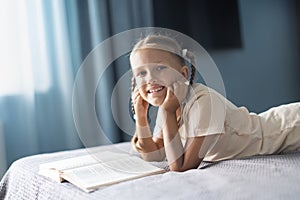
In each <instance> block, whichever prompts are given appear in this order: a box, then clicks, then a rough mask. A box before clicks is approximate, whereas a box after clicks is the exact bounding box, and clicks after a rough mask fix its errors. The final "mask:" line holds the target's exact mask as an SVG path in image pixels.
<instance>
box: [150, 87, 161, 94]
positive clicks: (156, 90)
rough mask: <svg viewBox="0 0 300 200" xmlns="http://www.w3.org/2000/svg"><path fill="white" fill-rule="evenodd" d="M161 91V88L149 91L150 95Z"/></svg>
mask: <svg viewBox="0 0 300 200" xmlns="http://www.w3.org/2000/svg"><path fill="white" fill-rule="evenodd" d="M161 89H162V87H159V88H156V89H154V90H149V92H150V93H153V92H158V91H160V90H161Z"/></svg>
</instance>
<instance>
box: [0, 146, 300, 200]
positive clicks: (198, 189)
mask: <svg viewBox="0 0 300 200" xmlns="http://www.w3.org/2000/svg"><path fill="white" fill-rule="evenodd" d="M115 147H118V148H120V149H123V150H125V151H127V152H131V151H132V150H131V148H130V143H120V144H115V145H109V146H102V147H99V148H100V149H103V150H107V149H113V148H115ZM85 153H86V151H85V150H84V149H80V150H73V151H63V152H57V153H51V154H40V155H35V156H30V157H25V158H22V159H20V160H17V161H16V162H14V163H13V164H12V165H11V167H10V168H9V170H8V172H7V173H6V174H5V176H4V177H3V179H2V180H1V183H0V199H14V200H15V199H76V200H77V199H113V200H117V199H142V200H143V199H172V200H174V199H176V200H177V199H230V200H232V199H272V200H274V199H299V197H300V152H295V153H289V154H282V155H272V156H256V157H252V158H248V159H241V160H229V161H222V162H219V163H216V164H209V163H202V164H201V165H200V166H199V169H194V170H189V171H186V172H182V173H180V172H166V173H164V174H159V175H154V176H149V177H144V178H140V179H136V180H131V181H126V182H122V183H119V184H115V185H111V186H106V187H102V188H100V189H99V190H97V191H95V192H92V193H85V192H83V191H81V190H80V189H78V188H76V187H75V186H73V185H72V184H70V183H68V182H64V183H56V182H54V181H52V180H50V179H48V178H45V177H43V176H40V175H38V174H37V171H38V166H39V164H40V163H45V162H49V161H54V160H60V159H63V158H68V157H73V156H76V155H83V154H85ZM153 164H154V165H156V166H160V167H162V168H166V166H167V164H166V162H160V163H153ZM200 168H201V169H200Z"/></svg>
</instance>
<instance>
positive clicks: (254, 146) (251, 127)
mask: <svg viewBox="0 0 300 200" xmlns="http://www.w3.org/2000/svg"><path fill="white" fill-rule="evenodd" d="M299 105H300V104H298V108H300V107H299ZM299 111H300V109H298V112H299ZM263 115H265V116H266V117H267V120H263V123H264V125H265V126H264V127H262V122H261V116H259V115H257V114H255V113H250V112H249V111H248V110H247V108H245V107H237V106H235V105H234V104H232V103H231V102H230V101H228V100H227V99H226V98H225V97H223V96H222V95H220V94H219V93H217V92H216V91H215V90H213V89H211V88H208V87H206V86H204V85H202V84H198V83H196V84H194V85H193V86H192V87H190V90H189V93H188V95H187V97H186V99H185V101H184V103H183V104H182V117H181V119H182V120H181V122H180V124H181V125H180V127H179V133H180V135H181V138H182V143H183V145H185V141H186V139H187V138H189V137H200V136H210V137H213V142H212V143H211V144H210V148H209V150H208V152H207V153H206V155H205V158H204V160H205V161H219V160H225V159H232V158H242V157H248V156H252V155H257V154H266V153H274V152H276V151H278V150H279V147H272V148H270V147H269V146H270V145H271V146H273V142H272V141H273V140H274V138H273V140H270V138H272V137H270V136H276V134H274V132H275V131H278V129H277V127H275V128H270V127H269V125H270V123H267V121H270V120H268V119H272V116H273V115H272V114H270V113H269V112H268V113H265V114H263ZM273 121H274V120H273ZM299 121H300V120H299V119H298V122H299ZM298 122H297V123H298ZM274 124H276V123H274ZM163 125H164V122H163V120H162V117H161V114H160V110H159V111H158V115H157V120H156V126H155V128H154V133H153V136H154V137H160V138H162V127H163ZM283 128H284V127H283ZM263 129H265V131H266V132H268V134H267V136H268V138H266V141H264V139H263V137H264V134H263ZM279 131H280V130H279ZM298 135H299V141H300V134H298ZM268 141H269V142H268ZM278 145H280V144H278ZM299 145H300V142H299Z"/></svg>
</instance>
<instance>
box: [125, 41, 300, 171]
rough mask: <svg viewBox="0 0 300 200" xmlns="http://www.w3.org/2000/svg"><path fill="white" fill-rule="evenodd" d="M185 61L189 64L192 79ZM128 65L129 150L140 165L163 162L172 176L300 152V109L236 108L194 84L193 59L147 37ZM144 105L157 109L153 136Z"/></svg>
mask: <svg viewBox="0 0 300 200" xmlns="http://www.w3.org/2000/svg"><path fill="white" fill-rule="evenodd" d="M185 60H190V63H191V64H192V65H191V73H189V68H188V66H187V65H186V63H185ZM130 64H131V68H132V73H133V79H132V85H133V87H132V104H133V105H132V107H133V112H134V114H135V119H136V132H135V135H134V136H133V138H132V144H133V147H134V148H135V149H136V150H137V151H138V152H140V153H141V155H142V157H143V159H145V160H147V161H161V160H163V159H164V158H165V157H166V158H167V160H168V164H169V168H170V170H171V171H185V170H188V169H193V168H197V167H198V166H199V164H200V162H201V161H202V160H205V161H212V162H213V161H220V160H225V159H234V158H242V157H248V156H252V155H258V154H274V153H280V152H286V151H293V150H300V103H294V104H288V105H282V106H279V107H276V108H272V109H270V110H268V111H266V112H264V113H261V114H259V115H257V114H255V113H249V111H248V110H247V109H246V108H245V107H236V106H235V105H233V104H232V103H231V102H229V101H228V100H227V99H225V98H224V97H223V96H221V95H220V94H219V93H217V92H216V91H214V90H212V89H210V88H208V87H206V86H204V85H202V84H198V83H193V80H194V74H195V67H194V66H193V65H194V64H195V59H194V57H193V54H192V53H191V52H190V51H188V50H186V49H182V47H181V46H180V45H179V44H178V42H177V41H175V40H174V39H172V38H170V37H167V36H162V35H149V36H147V37H146V38H144V39H142V40H141V41H139V42H138V43H137V44H136V45H135V46H134V48H133V50H132V52H131V55H130ZM189 77H190V80H189V81H187V79H188V78H189ZM149 104H151V105H153V106H158V107H159V109H158V114H157V119H156V125H155V128H154V131H153V134H152V133H151V131H150V128H149V123H148V119H147V111H148V106H149Z"/></svg>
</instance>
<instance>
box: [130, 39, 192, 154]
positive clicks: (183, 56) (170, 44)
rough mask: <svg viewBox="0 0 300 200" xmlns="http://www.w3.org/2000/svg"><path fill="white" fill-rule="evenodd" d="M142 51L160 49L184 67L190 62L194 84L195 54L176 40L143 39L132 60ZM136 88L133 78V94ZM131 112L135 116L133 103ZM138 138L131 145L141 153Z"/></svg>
mask: <svg viewBox="0 0 300 200" xmlns="http://www.w3.org/2000/svg"><path fill="white" fill-rule="evenodd" d="M141 49H160V50H163V51H166V52H169V53H171V54H172V55H174V56H175V57H176V59H178V61H179V63H180V64H181V65H182V66H185V65H186V61H188V62H189V63H190V64H191V75H190V85H192V84H193V83H194V78H195V73H196V68H195V56H194V54H193V53H192V52H191V51H189V50H187V49H183V48H182V46H181V45H180V44H179V42H177V41H176V40H175V39H173V38H171V37H168V36H165V35H159V34H150V35H148V36H146V37H145V38H143V39H141V40H140V41H139V42H137V43H136V44H135V45H134V47H133V49H132V51H131V53H130V59H131V57H132V55H133V54H134V53H136V52H137V51H138V50H141ZM134 88H135V79H134V77H132V79H131V92H133V91H134ZM131 110H132V113H133V114H135V111H134V107H133V103H132V102H131ZM137 142H138V137H137V135H136V133H135V134H134V135H133V137H132V139H131V143H132V146H133V148H134V149H135V150H136V151H138V152H140V151H141V150H142V149H141V148H140V147H138V146H137Z"/></svg>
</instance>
